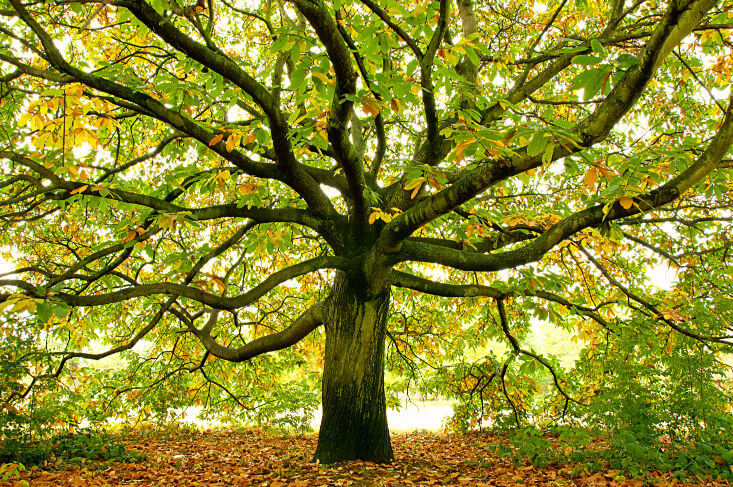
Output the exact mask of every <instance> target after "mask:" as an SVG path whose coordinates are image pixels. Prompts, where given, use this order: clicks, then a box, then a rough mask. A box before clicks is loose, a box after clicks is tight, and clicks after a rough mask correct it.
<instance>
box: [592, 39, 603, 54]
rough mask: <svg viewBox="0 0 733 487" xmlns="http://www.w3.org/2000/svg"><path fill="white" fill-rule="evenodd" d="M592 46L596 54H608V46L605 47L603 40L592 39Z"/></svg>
mask: <svg viewBox="0 0 733 487" xmlns="http://www.w3.org/2000/svg"><path fill="white" fill-rule="evenodd" d="M590 47H591V49H593V52H595V53H596V54H600V55H601V56H605V55H606V48H605V47H603V44H601V41H599V40H598V39H592V40H591V41H590Z"/></svg>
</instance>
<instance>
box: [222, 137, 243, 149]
mask: <svg viewBox="0 0 733 487" xmlns="http://www.w3.org/2000/svg"><path fill="white" fill-rule="evenodd" d="M240 140H242V137H240V136H239V134H237V133H233V134H231V135H230V136H229V137H227V147H226V149H227V152H231V151H233V150H234V148H235V147H236V146H238V145H239V141H240Z"/></svg>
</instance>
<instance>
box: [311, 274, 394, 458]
mask: <svg viewBox="0 0 733 487" xmlns="http://www.w3.org/2000/svg"><path fill="white" fill-rule="evenodd" d="M366 288H367V286H365V285H363V283H360V282H358V281H357V280H355V279H352V278H349V277H348V276H347V275H346V274H345V273H343V272H340V271H339V272H338V274H337V276H336V279H335V281H334V284H333V288H332V291H331V296H330V297H329V303H328V308H327V311H326V320H325V326H326V358H325V365H324V370H323V418H322V420H321V429H320V434H319V437H318V447H317V449H316V454H315V457H314V460H318V461H320V462H321V463H324V464H326V463H334V462H340V461H346V460H357V459H358V460H368V461H372V462H377V463H389V462H391V461H392V459H393V458H394V455H393V453H392V444H391V442H390V438H389V429H388V427H387V409H386V402H385V396H384V339H385V332H386V324H387V312H388V310H389V291H388V290H385V291H384V292H382V293H380V294H379V295H377V296H368V295H367V293H366Z"/></svg>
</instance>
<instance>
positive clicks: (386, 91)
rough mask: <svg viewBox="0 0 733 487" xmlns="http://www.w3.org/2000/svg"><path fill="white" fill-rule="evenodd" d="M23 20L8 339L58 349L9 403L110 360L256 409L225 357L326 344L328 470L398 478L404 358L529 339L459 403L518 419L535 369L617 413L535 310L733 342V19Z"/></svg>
mask: <svg viewBox="0 0 733 487" xmlns="http://www.w3.org/2000/svg"><path fill="white" fill-rule="evenodd" d="M3 3H4V4H5V5H4V6H3V7H2V10H0V15H2V17H3V19H4V20H3V23H2V25H0V39H1V42H2V46H1V47H0V62H1V64H0V66H1V67H0V69H2V75H1V78H0V80H1V81H2V84H1V85H0V90H1V91H0V96H1V97H2V98H1V103H2V104H1V105H0V110H1V111H2V119H3V122H2V133H3V143H2V147H0V158H1V159H2V184H1V188H2V195H3V200H2V208H3V210H2V211H3V214H2V219H3V233H2V242H3V246H4V248H5V249H6V251H7V253H8V255H7V256H6V258H7V259H8V260H11V261H12V262H13V263H14V265H16V266H17V267H16V268H14V269H13V270H12V271H10V272H9V273H7V274H5V275H4V277H3V278H2V280H0V285H2V286H3V288H4V289H5V291H4V294H2V300H3V303H4V307H5V309H6V310H7V311H8V312H10V313H14V314H13V315H11V316H15V318H12V319H8V320H6V321H5V325H4V329H5V333H6V335H7V336H10V335H13V334H15V335H14V336H17V337H20V338H17V339H18V340H20V339H23V340H26V341H28V340H29V341H30V342H32V343H34V344H35V345H33V346H32V347H31V345H27V342H26V345H24V347H31V348H24V349H22V350H21V351H17V352H13V353H15V354H13V353H11V354H10V355H9V357H10V358H9V359H8V360H9V361H10V362H11V363H17V364H21V365H22V367H20V368H19V369H18V370H19V372H17V374H16V375H17V377H16V379H14V380H15V382H13V383H12V387H11V388H10V389H9V390H10V391H11V392H10V396H6V397H4V398H3V400H4V401H5V404H6V405H8V404H11V403H12V402H13V401H16V402H17V401H19V400H21V399H22V398H25V397H28V394H30V393H31V391H32V390H33V389H34V387H40V386H42V385H43V384H45V383H48V382H49V381H51V382H52V381H53V380H55V379H58V378H59V377H62V373H63V371H64V369H65V368H67V369H68V368H69V366H70V365H71V364H75V363H77V362H78V360H75V359H101V358H104V357H107V356H110V355H114V354H122V355H124V356H125V357H127V358H126V360H127V363H128V365H134V366H135V367H136V370H137V371H138V376H137V377H138V379H140V380H142V379H141V378H140V376H144V379H146V380H147V381H148V385H149V386H150V385H151V384H150V383H151V382H152V383H153V385H157V386H158V387H160V385H161V384H168V385H166V386H165V387H168V388H172V389H173V390H178V389H177V387H178V386H177V385H176V384H179V383H176V382H175V381H176V380H183V379H179V377H181V374H182V373H183V372H187V371H188V372H196V373H199V374H200V375H201V377H203V378H204V379H205V380H206V383H207V384H209V386H211V385H212V384H213V385H214V386H216V387H218V388H219V389H221V390H223V391H228V392H231V390H230V388H232V387H235V384H236V383H238V382H240V383H243V384H244V385H241V384H240V385H239V386H238V387H240V389H238V390H242V388H243V389H244V390H245V391H249V393H251V394H256V390H258V389H262V388H266V387H267V385H266V384H263V383H262V382H261V381H260V382H259V384H258V380H260V379H258V378H257V377H252V376H251V375H249V376H248V375H247V374H248V372H243V371H242V370H243V369H241V368H240V369H236V368H232V367H229V368H226V363H229V362H234V363H240V362H248V361H252V359H253V358H254V357H258V356H261V355H262V354H266V353H268V352H276V351H278V350H282V351H281V352H278V353H279V355H278V354H275V355H274V357H280V358H279V359H277V360H280V362H272V363H269V364H268V367H269V368H270V369H271V370H272V369H273V368H275V367H277V366H279V367H281V368H280V369H278V370H279V371H280V373H285V372H282V371H283V370H286V371H287V370H288V369H287V367H294V365H293V364H296V363H298V361H300V363H303V361H304V360H310V358H309V357H312V356H313V354H315V355H318V354H319V353H320V350H321V349H320V348H319V347H320V346H322V345H319V344H320V343H322V340H323V339H325V350H324V351H323V354H324V357H323V376H322V402H323V420H322V424H321V428H320V436H319V442H318V447H317V450H316V453H315V458H316V459H318V460H320V461H321V462H323V463H331V462H335V461H340V460H347V459H356V458H360V459H365V460H373V461H377V462H389V461H391V460H392V458H393V453H392V448H391V445H390V439H389V431H388V428H387V419H386V406H385V383H384V368H385V342H386V341H387V339H388V338H389V342H390V343H391V347H392V348H391V349H390V350H392V352H390V353H394V354H396V355H395V356H396V359H399V357H402V358H404V359H405V360H407V363H408V364H409V363H411V361H413V360H414V359H415V357H416V356H420V354H427V355H430V354H434V357H433V359H435V360H434V361H433V363H435V364H437V365H436V366H438V365H440V360H442V359H443V358H445V357H446V356H447V355H445V353H447V352H445V350H443V348H441V347H439V346H436V344H435V343H431V340H430V334H435V335H438V334H442V333H445V334H450V333H452V334H453V336H458V337H464V335H462V333H463V332H464V331H465V330H466V329H467V328H468V327H470V328H471V329H474V328H475V329H478V330H479V332H477V333H476V334H475V336H474V339H473V340H474V342H473V343H466V347H469V346H478V344H481V343H485V342H486V341H487V340H489V339H500V340H503V341H504V343H505V344H506V345H507V346H508V347H509V352H508V353H507V355H506V358H505V360H504V361H499V362H497V363H493V364H492V365H491V367H488V368H486V369H485V370H484V369H482V371H481V376H480V377H478V379H477V378H476V377H477V376H476V373H475V372H470V371H469V372H467V373H465V374H463V375H461V376H460V377H458V378H457V379H456V380H462V381H469V382H470V380H471V377H473V379H476V380H478V382H479V383H480V382H481V381H482V380H483V381H484V383H492V381H494V379H495V382H493V384H494V385H497V388H496V391H498V393H497V394H498V396H497V397H503V399H504V400H505V404H508V405H511V408H512V409H513V410H514V415H515V416H516V417H517V421H519V414H518V411H517V408H518V407H519V406H520V405H521V395H519V394H518V393H515V392H514V391H515V390H516V391H519V390H520V389H518V388H519V387H520V383H521V380H522V375H521V373H517V374H516V375H512V373H513V372H512V369H513V368H514V367H515V365H516V364H514V363H513V361H515V360H519V359H521V360H522V361H523V362H522V363H524V364H526V363H529V364H532V366H534V367H536V368H539V369H542V370H545V371H546V372H548V373H549V374H551V377H552V380H553V382H554V384H555V386H556V388H557V392H559V394H556V395H557V396H558V397H557V398H555V399H553V404H555V405H556V406H558V407H561V408H566V407H567V406H568V403H569V402H573V401H579V402H580V401H582V397H581V396H583V394H585V395H586V396H585V397H587V396H588V395H589V394H592V392H589V390H588V388H587V387H586V388H585V389H583V388H578V389H577V391H576V392H577V393H578V395H577V396H572V395H571V391H569V389H567V388H568V387H569V382H568V380H567V378H565V377H564V376H563V375H562V373H561V371H560V370H559V368H558V366H557V364H556V362H554V361H553V360H552V359H551V358H548V357H544V356H543V355H541V354H540V353H538V352H534V351H532V350H529V349H527V348H526V347H525V345H524V343H523V340H525V338H526V336H527V333H528V328H529V325H530V324H531V322H530V316H531V315H534V316H535V318H533V319H536V318H539V319H544V320H549V321H551V322H553V323H557V324H560V325H562V326H565V327H568V329H574V328H576V327H577V328H578V330H580V331H581V332H582V334H583V335H582V337H583V338H584V339H585V340H586V341H588V342H589V343H590V344H591V345H595V346H597V345H598V344H599V343H601V342H603V340H604V336H605V337H608V336H609V335H608V334H609V333H610V334H613V329H614V326H615V325H616V324H618V323H623V322H626V321H627V320H631V319H636V320H638V319H639V317H642V318H646V322H647V323H648V326H649V327H650V329H651V330H653V335H654V336H658V337H659V340H664V339H665V338H664V337H665V336H668V333H667V332H669V331H670V330H671V331H674V332H675V334H680V335H681V336H686V337H688V338H692V339H693V341H695V342H699V343H702V344H703V345H704V346H706V347H709V348H710V350H712V351H711V352H710V353H715V351H716V350H719V348H720V347H723V346H726V345H730V340H729V338H727V337H726V331H725V329H726V328H727V327H728V329H729V325H727V324H726V323H729V322H730V309H729V308H730V306H728V304H729V302H730V291H731V290H730V284H728V283H727V282H726V281H725V278H726V276H729V270H728V268H727V264H726V262H727V260H726V259H727V258H728V250H727V249H728V248H729V245H730V226H729V224H730V221H731V213H730V209H731V207H732V206H733V205H731V201H730V188H731V171H730V169H731V158H730V147H731V143H732V142H733V105H732V104H731V100H732V99H733V98H729V99H728V100H727V101H726V100H724V99H723V98H724V97H725V96H727V95H726V94H725V93H726V92H727V91H729V90H730V79H731V75H730V73H731V67H732V64H733V63H732V62H731V59H733V56H732V55H731V47H732V44H731V41H730V29H731V28H732V27H733V24H732V23H731V9H732V7H733V6H732V5H731V3H730V2H727V1H726V2H716V1H714V0H670V1H667V2H657V1H652V0H648V1H645V0H639V1H635V2H628V1H626V2H624V1H613V2H600V1H594V0H582V1H581V0H576V1H575V2H568V1H567V0H563V1H561V2H557V1H553V2H548V3H546V4H540V3H535V4H530V5H526V4H525V3H524V2H515V1H513V0H506V1H503V2H486V3H473V2H471V0H457V2H456V4H455V5H454V4H453V3H452V2H450V1H448V0H440V1H435V2H431V3H429V4H427V3H420V2H418V3H415V4H412V3H407V4H406V3H404V2H394V1H384V2H381V3H377V2H375V1H373V0H362V1H360V2H352V3H345V2H340V1H339V2H336V1H334V2H332V3H325V2H324V1H322V0H294V1H293V2H287V3H285V2H280V1H274V2H272V1H268V2H265V3H261V4H256V2H249V3H248V2H237V3H234V2H231V3H230V2H229V1H228V0H221V1H215V0H207V1H205V2H204V1H199V2H197V3H196V4H184V3H183V2H179V1H178V0H154V1H152V3H148V2H146V1H145V0H114V1H96V0H91V1H84V2H80V1H76V0H63V1H61V0H58V1H52V2H25V3H24V2H23V1H22V0H3ZM250 3H251V4H250ZM660 262H661V263H664V265H666V266H671V267H673V268H674V269H677V272H678V275H679V278H678V282H677V285H676V286H675V287H674V288H673V290H672V291H670V292H665V291H664V290H660V289H656V288H654V286H653V285H652V284H650V283H649V277H648V276H647V274H646V273H645V269H646V267H647V266H648V265H654V264H659V263H660ZM420 296H427V298H421V297H420ZM430 296H438V297H442V298H463V300H461V301H456V300H455V299H451V300H442V299H440V300H439V299H438V298H431V297H430ZM469 298H470V299H469ZM698 308H704V310H705V313H706V314H705V315H704V316H703V315H702V314H701V315H700V316H699V317H696V316H695V315H693V314H691V313H692V312H693V311H694V310H695V309H698ZM484 315H485V317H484ZM415 316H421V317H422V318H420V320H421V321H417V322H416V321H415V319H414V318H415ZM449 316H452V318H448V317H449ZM428 317H430V318H428ZM428 320H429V321H428ZM725 320H728V321H725ZM637 322H638V321H637ZM322 328H323V329H324V330H325V331H321V329H322ZM728 334H729V332H728ZM675 336H676V335H675ZM464 338H465V337H464ZM464 338H461V340H463V339H464ZM668 339H669V338H668ZM446 343H447V344H449V345H455V344H456V343H457V342H456V341H452V342H451V341H448V342H446ZM103 345H104V346H108V347H110V348H109V349H106V350H104V351H98V350H99V347H100V346H103ZM459 345H460V343H459ZM134 347H135V349H136V350H142V351H140V352H138V353H137V354H136V355H132V354H131V353H130V351H132V350H133V348H134ZM289 347H294V348H292V349H291V350H290V352H288V350H287V349H288V348H289ZM125 354H128V355H125ZM135 357H138V358H135ZM273 360H276V359H273ZM429 360H432V359H429ZM31 362H32V363H33V365H28V364H29V363H31ZM252 363H255V362H254V361H252ZM487 363H488V362H487ZM23 367H24V368H23ZM283 367H284V368H285V369H283ZM522 367H523V366H522ZM221 370H228V371H229V372H227V373H228V374H229V376H228V377H229V379H228V380H229V382H227V383H223V382H222V381H221V380H218V379H216V378H215V371H221ZM216 373H219V372H216ZM207 374H208V375H207ZM222 374H223V372H222ZM237 374H240V377H239V378H237ZM255 374H256V372H255ZM512 377H513V378H512ZM151 378H152V379H151ZM455 378H456V376H454V379H455ZM476 380H474V383H473V386H471V387H473V388H474V389H475V388H476V387H477V386H478V385H479V384H478V383H476ZM179 385H180V384H179ZM190 387H193V386H191V385H190V384H189V385H184V386H183V389H182V390H184V389H185V390H190ZM197 387H198V388H201V387H202V386H201V385H199V386H197ZM466 387H468V386H466ZM186 388H189V389H186ZM125 391H126V392H127V393H130V394H132V393H135V394H138V392H137V391H138V386H134V387H133V386H129V387H127V388H126V389H125ZM583 391H585V392H583ZM121 392H122V389H120V388H118V389H116V390H115V391H113V394H119V393H121ZM194 392H195V391H194ZM241 395H242V394H239V395H238V394H231V397H233V398H235V399H237V401H238V402H240V404H241V405H243V406H246V405H247V399H246V398H245V399H242V398H241ZM164 397H165V398H166V399H165V401H166V402H165V403H164V404H162V405H161V406H160V407H163V408H165V407H168V406H170V405H172V404H174V398H173V397H172V396H171V395H167V396H164Z"/></svg>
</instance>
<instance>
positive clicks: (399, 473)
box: [0, 429, 730, 487]
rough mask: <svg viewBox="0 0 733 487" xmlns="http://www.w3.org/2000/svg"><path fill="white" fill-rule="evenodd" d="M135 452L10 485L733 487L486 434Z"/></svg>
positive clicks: (132, 438) (188, 435)
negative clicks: (373, 448) (536, 452)
mask: <svg viewBox="0 0 733 487" xmlns="http://www.w3.org/2000/svg"><path fill="white" fill-rule="evenodd" d="M122 441H123V442H124V443H125V445H126V446H127V448H128V449H129V450H131V451H135V452H139V453H141V454H144V455H146V456H147V457H148V459H147V461H143V462H138V463H96V462H87V463H86V464H82V465H80V466H73V467H69V468H66V469H60V470H48V471H46V470H38V469H31V471H29V472H25V473H24V474H23V477H22V480H25V481H26V482H22V483H21V482H19V481H6V482H3V481H0V487H14V486H20V485H24V486H25V485H30V487H50V486H53V487H57V486H73V487H99V486H110V487H111V486H125V487H133V486H135V487H137V486H142V487H153V486H159V487H169V486H176V487H178V486H180V487H184V486H185V487H195V486H262V487H265V486H267V487H307V486H326V485H328V486H354V487H362V486H478V487H480V486H484V487H485V486H497V487H501V486H524V485H526V486H545V485H547V486H558V487H559V486H619V487H622V486H634V487H645V486H693V485H694V486H702V485H704V486H714V487H717V486H728V485H730V484H729V483H727V482H725V481H720V480H718V481H716V480H712V479H704V478H695V477H688V478H687V480H686V481H684V482H682V481H680V480H679V479H676V478H674V477H673V476H672V475H670V474H661V473H656V472H649V473H647V474H646V475H645V478H643V479H640V478H637V479H634V478H626V477H624V476H623V475H621V474H620V473H619V472H615V471H613V470H605V471H601V472H596V473H585V474H584V473H582V468H580V466H573V465H565V466H561V467H548V468H544V469H540V468H538V467H536V466H532V465H514V464H513V463H512V461H511V459H509V458H502V457H499V456H497V455H496V454H495V453H494V451H495V449H494V446H495V445H496V444H497V443H498V442H501V441H503V440H502V439H501V438H498V437H496V436H490V435H483V434H467V435H452V434H436V433H419V432H412V433H403V434H394V435H393V436H392V444H393V447H394V452H395V461H394V463H393V464H392V465H376V464H373V463H369V462H361V461H357V462H347V463H343V464H337V465H333V466H322V465H318V464H315V463H312V462H311V456H312V454H313V452H314V451H315V448H316V442H317V437H316V435H314V434H313V435H302V436H292V435H290V436H285V435H282V434H278V433H272V432H268V431H266V430H264V429H251V430H236V431H226V430H218V431H201V432H200V431H177V432H176V431H167V432H156V433H147V434H146V433H134V434H129V435H126V436H125V437H123V438H122Z"/></svg>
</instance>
